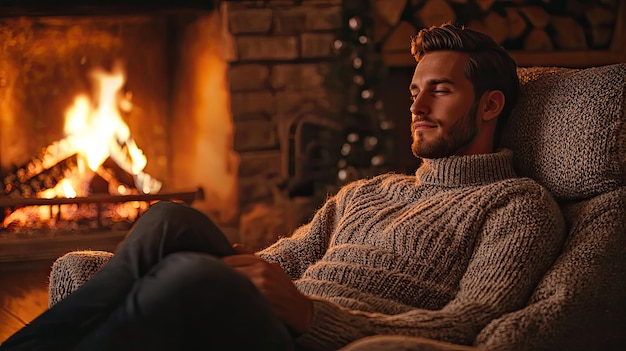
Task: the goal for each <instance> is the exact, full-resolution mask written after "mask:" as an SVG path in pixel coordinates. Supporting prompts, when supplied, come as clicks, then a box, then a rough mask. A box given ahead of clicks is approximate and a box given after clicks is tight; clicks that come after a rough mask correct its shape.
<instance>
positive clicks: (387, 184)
mask: <svg viewBox="0 0 626 351" xmlns="http://www.w3.org/2000/svg"><path fill="white" fill-rule="evenodd" d="M450 209H453V210H450ZM563 238H564V223H563V221H562V218H561V216H560V213H559V211H558V207H557V205H556V203H555V202H554V200H553V199H552V197H551V195H550V194H549V193H548V192H547V191H546V190H545V189H544V188H542V187H541V186H539V185H538V184H537V183H535V182H534V181H532V180H530V179H528V178H516V176H515V172H514V170H513V166H512V155H511V152H510V151H509V150H502V151H500V152H498V153H494V154H487V155H474V156H453V157H448V158H441V159H433V160H424V162H423V165H422V166H421V167H420V168H419V169H418V170H417V172H416V176H405V175H392V174H388V175H382V176H378V177H376V178H373V179H370V180H361V181H357V182H355V183H352V184H350V185H348V186H346V187H344V188H343V189H342V190H341V191H340V192H339V193H338V194H337V195H336V196H334V197H333V198H331V199H329V200H328V201H327V202H326V204H325V205H324V207H323V208H321V209H320V210H319V211H318V212H317V214H316V215H315V216H314V218H313V220H312V221H311V222H310V223H309V224H307V225H305V226H303V227H301V228H300V229H298V230H297V231H296V232H295V234H294V235H293V236H292V237H289V238H284V239H282V240H280V241H278V242H277V243H276V244H274V245H272V246H270V247H269V248H267V249H265V250H263V251H262V252H261V253H260V255H261V256H262V257H263V258H265V259H266V260H268V261H274V262H278V263H280V265H281V266H282V267H283V269H284V270H285V271H286V272H287V273H288V274H289V275H290V276H291V277H292V279H294V280H295V283H296V286H297V287H298V288H299V289H300V290H301V291H302V292H303V293H305V294H307V295H310V296H312V297H313V298H314V304H313V305H314V311H313V321H312V324H311V326H310V328H309V330H308V331H307V332H306V333H305V334H304V335H302V336H300V337H299V339H298V341H299V343H300V344H301V345H302V346H303V347H305V348H307V349H315V350H332V349H337V348H339V347H342V346H344V345H346V344H348V343H349V342H351V341H354V340H357V339H359V338H362V337H365V336H369V335H376V334H400V335H409V336H420V337H426V338H433V339H437V340H442V341H448V342H452V343H458V344H472V342H473V341H474V338H475V337H476V335H477V334H478V332H479V331H480V330H481V329H482V328H483V327H484V326H485V325H487V323H489V321H491V320H493V319H494V318H497V317H499V316H501V315H503V314H504V313H506V312H510V311H512V310H515V309H518V308H521V307H522V306H524V304H525V303H526V301H527V300H528V298H529V297H530V294H531V293H532V291H533V288H534V287H535V285H536V284H537V282H538V281H539V279H540V278H541V277H542V275H543V274H544V273H545V271H546V270H547V269H548V268H549V267H550V265H551V264H552V263H553V262H554V259H555V258H556V255H557V253H558V252H559V250H560V249H561V245H562V242H563ZM536 252H541V255H535V254H534V253H536Z"/></svg>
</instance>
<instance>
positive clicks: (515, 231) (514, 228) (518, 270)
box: [298, 188, 564, 350]
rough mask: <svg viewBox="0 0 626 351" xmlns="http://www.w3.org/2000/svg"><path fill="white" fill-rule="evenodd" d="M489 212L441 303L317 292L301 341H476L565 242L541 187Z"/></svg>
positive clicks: (521, 299)
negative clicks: (370, 309) (395, 310)
mask: <svg viewBox="0 0 626 351" xmlns="http://www.w3.org/2000/svg"><path fill="white" fill-rule="evenodd" d="M499 202H500V203H499ZM486 211H488V214H487V215H486V216H485V221H484V223H483V225H482V230H481V232H480V233H479V236H478V237H477V239H476V240H477V241H476V243H475V247H474V254H473V255H472V257H471V261H470V262H469V265H468V266H467V269H466V271H465V274H464V275H463V277H462V278H461V281H460V284H459V289H458V292H457V294H456V296H455V298H454V299H453V300H451V301H450V302H449V303H448V304H447V305H446V306H444V307H443V308H442V309H440V310H425V309H418V308H415V309H412V310H409V311H407V312H404V313H400V314H396V315H386V314H380V313H366V312H362V311H353V310H348V309H346V308H344V307H341V306H338V305H336V304H334V303H332V302H330V301H327V300H323V299H317V298H316V299H314V302H313V305H314V311H313V319H312V322H311V325H310V328H309V329H308V330H307V332H305V333H304V334H303V335H301V336H300V337H299V338H298V343H299V344H301V345H302V346H304V347H305V348H309V349H313V350H325V349H326V350H327V349H337V348H340V347H342V346H344V345H346V344H348V343H349V342H351V341H354V340H357V339H360V338H362V337H365V336H370V335H378V334H395V335H405V336H418V337H425V338H431V339H436V340H441V341H447V342H451V343H455V344H464V345H468V344H472V343H473V342H474V339H475V337H476V335H477V334H478V333H479V332H480V330H481V329H482V328H483V327H484V326H486V325H487V324H488V323H489V322H490V321H491V320H493V319H495V318H497V317H499V316H501V315H503V314H505V313H507V312H510V311H512V310H515V309H518V308H521V307H523V306H524V304H525V303H526V301H527V300H528V298H529V296H530V295H531V293H532V291H533V289H534V287H535V285H536V284H537V282H538V281H539V280H540V279H541V277H542V275H543V274H544V273H545V271H546V270H547V269H548V268H549V267H550V265H551V264H552V263H553V262H554V260H555V259H556V256H557V254H558V252H559V250H560V249H561V245H562V243H563V240H564V221H563V219H562V216H561V214H560V212H559V209H558V206H557V205H556V203H555V202H554V200H553V199H552V198H551V196H550V195H549V194H548V193H547V191H545V190H543V189H542V188H539V189H538V190H537V191H534V192H533V193H531V194H528V193H523V192H521V191H520V192H518V193H517V194H516V195H515V196H514V197H513V198H511V197H508V198H507V199H506V200H500V201H496V202H495V203H494V204H493V205H492V207H491V208H489V209H486Z"/></svg>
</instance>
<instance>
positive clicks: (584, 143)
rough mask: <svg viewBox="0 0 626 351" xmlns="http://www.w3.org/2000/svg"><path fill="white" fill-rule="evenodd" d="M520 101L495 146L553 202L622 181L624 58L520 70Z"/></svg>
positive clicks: (625, 172)
mask: <svg viewBox="0 0 626 351" xmlns="http://www.w3.org/2000/svg"><path fill="white" fill-rule="evenodd" d="M518 74H519V77H520V83H521V94H520V100H519V102H518V105H517V107H516V108H515V110H514V111H513V114H512V115H511V117H510V120H509V121H508V122H507V124H506V126H505V129H504V132H503V138H502V141H501V146H504V147H507V148H510V149H512V150H513V152H514V160H515V166H516V168H517V171H518V172H519V173H520V175H522V176H527V177H530V178H533V179H535V180H537V181H538V182H540V183H541V184H543V185H544V186H546V187H547V188H548V190H550V191H551V192H552V194H553V195H554V196H555V197H556V198H557V199H558V200H566V201H567V200H581V199H587V198H591V197H593V196H596V195H599V194H602V193H606V192H608V191H611V190H615V189H617V188H618V187H620V186H622V185H625V184H626V114H625V112H626V111H625V110H626V109H625V107H624V106H625V105H626V103H625V102H624V100H625V98H626V96H625V93H626V64H615V65H608V66H602V67H594V68H587V69H567V68H545V67H534V68H520V69H519V71H518Z"/></svg>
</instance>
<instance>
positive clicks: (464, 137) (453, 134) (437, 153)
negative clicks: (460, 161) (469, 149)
mask: <svg viewBox="0 0 626 351" xmlns="http://www.w3.org/2000/svg"><path fill="white" fill-rule="evenodd" d="M477 109H478V102H475V103H474V105H472V107H471V108H470V109H469V110H468V111H467V112H466V113H465V114H464V115H463V116H462V117H461V118H459V119H458V120H457V121H456V122H454V123H453V124H452V125H451V126H450V128H449V129H448V131H447V132H446V133H445V134H444V135H442V136H439V137H437V139H435V140H433V141H430V142H425V141H424V136H423V133H424V132H422V131H419V132H417V133H418V135H417V136H415V130H414V129H413V124H412V123H411V136H412V137H413V143H412V144H411V150H412V151H413V155H415V157H417V158H441V157H448V156H452V155H455V154H456V153H457V151H459V150H461V149H462V148H464V147H465V146H467V145H469V144H470V143H471V142H472V141H474V139H475V138H476V135H477V134H478V127H476V111H477ZM425 120H426V121H428V122H433V123H437V122H436V121H432V120H429V119H428V117H427V118H425ZM437 124H439V123H437Z"/></svg>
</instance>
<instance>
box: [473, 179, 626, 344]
mask: <svg viewBox="0 0 626 351" xmlns="http://www.w3.org/2000/svg"><path fill="white" fill-rule="evenodd" d="M563 210H564V211H563V212H564V214H565V216H566V218H567V219H568V226H569V227H570V228H571V229H570V233H569V234H570V235H569V238H568V241H567V245H566V246H565V249H564V251H563V253H562V254H561V256H560V257H559V259H558V260H557V262H556V263H555V264H554V266H553V267H552V268H551V269H550V271H549V272H548V273H547V274H546V275H545V277H544V278H543V279H542V281H541V282H540V283H539V285H538V287H537V289H536V290H535V292H534V293H533V295H532V297H531V299H530V301H529V304H528V306H527V307H526V308H524V309H522V310H520V311H516V312H513V313H511V314H508V315H505V316H503V317H501V318H499V319H497V320H494V321H493V322H491V323H490V324H489V325H488V326H487V327H486V328H485V329H483V330H482V332H481V333H480V335H478V337H477V340H476V343H477V345H478V346H480V347H482V348H485V349H487V350H520V351H521V350H606V349H608V348H607V344H609V343H611V342H612V340H613V339H619V338H622V339H623V338H624V335H623V332H624V330H626V301H625V300H624V298H625V297H626V295H625V294H624V292H625V291H626V260H625V257H626V230H625V225H626V187H622V188H620V189H617V190H614V191H612V192H609V193H606V194H603V195H599V196H596V197H594V198H593V199H591V200H588V201H581V202H577V203H573V204H569V205H566V206H564V209H563ZM622 341H623V340H622Z"/></svg>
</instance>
